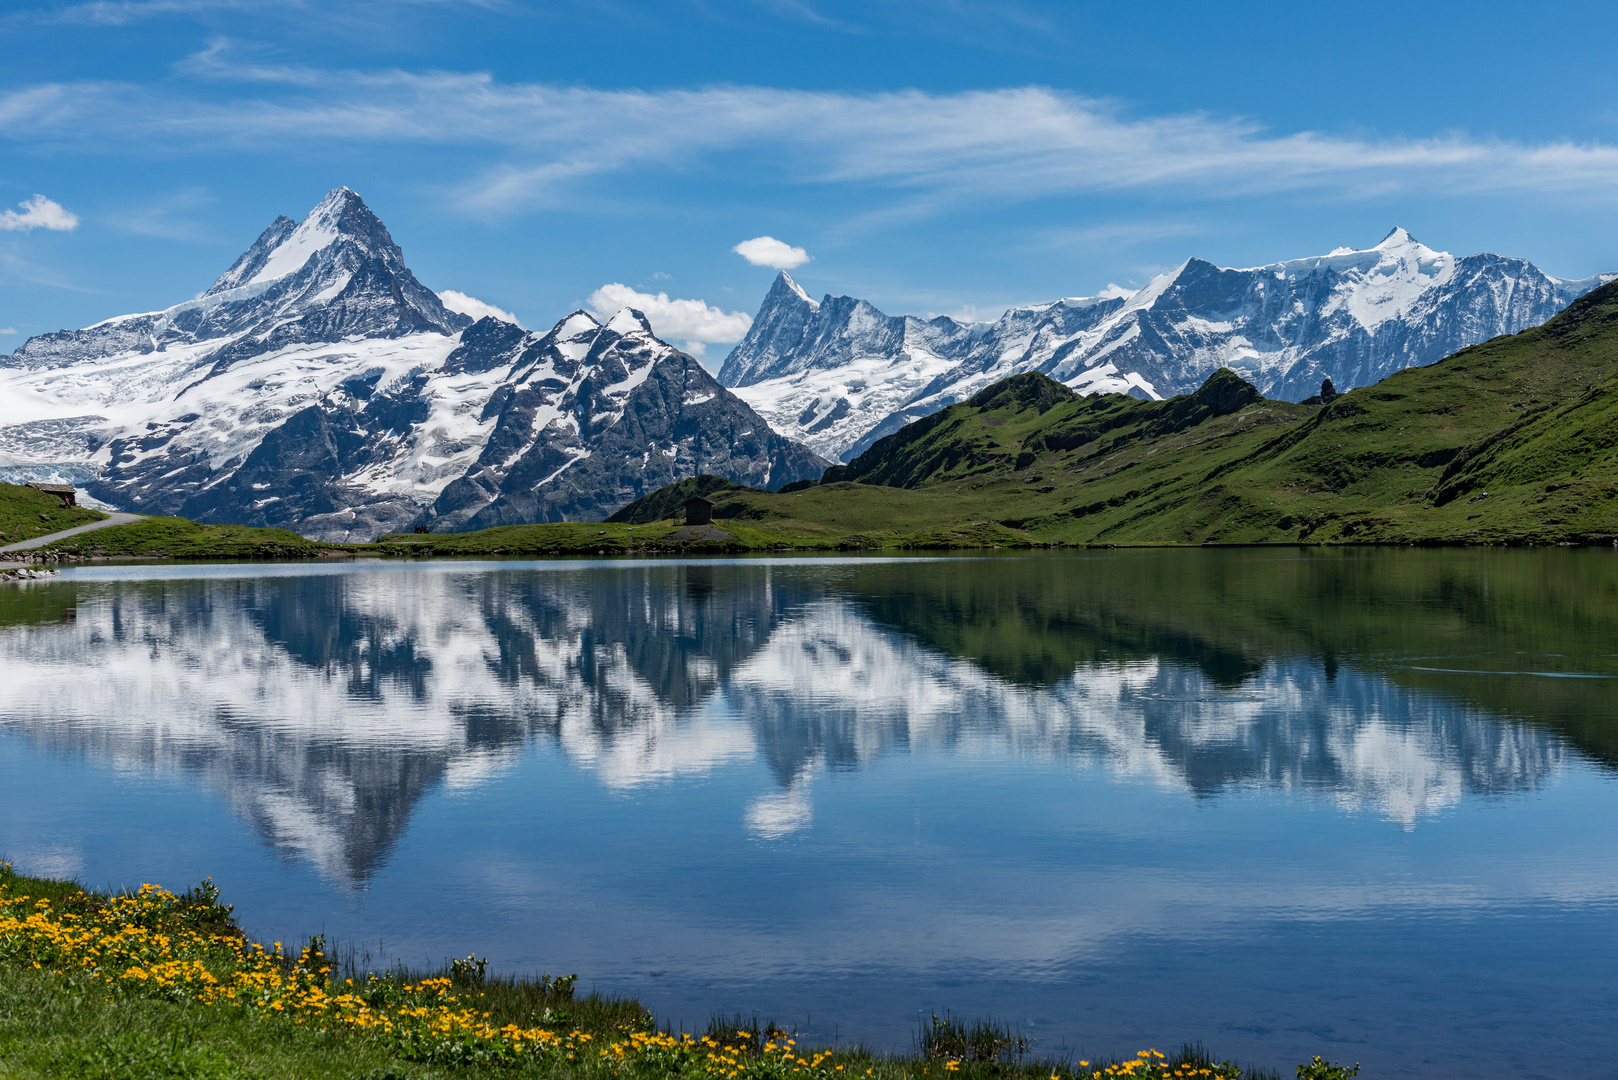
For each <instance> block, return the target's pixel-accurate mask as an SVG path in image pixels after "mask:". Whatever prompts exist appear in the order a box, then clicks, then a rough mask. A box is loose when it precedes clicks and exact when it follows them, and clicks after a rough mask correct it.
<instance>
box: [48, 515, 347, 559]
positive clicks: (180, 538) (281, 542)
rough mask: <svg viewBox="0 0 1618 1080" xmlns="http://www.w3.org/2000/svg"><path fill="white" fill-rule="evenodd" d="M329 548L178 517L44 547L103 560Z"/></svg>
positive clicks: (291, 553) (283, 534)
mask: <svg viewBox="0 0 1618 1080" xmlns="http://www.w3.org/2000/svg"><path fill="white" fill-rule="evenodd" d="M329 546H330V545H325V544H318V543H316V542H315V541H313V540H306V539H304V538H303V537H301V536H299V535H298V534H297V533H295V532H291V531H289V530H287V529H260V528H254V527H252V526H248V525H203V524H200V523H198V522H195V521H190V520H188V519H186V518H180V517H149V518H146V519H144V520H142V521H137V522H134V523H132V524H129V525H114V526H112V527H111V528H108V529H97V530H95V531H94V532H87V533H80V534H79V535H78V536H70V537H68V538H67V539H65V540H58V541H56V542H55V543H53V544H49V545H47V548H48V550H50V551H59V552H63V553H66V554H72V555H80V556H87V557H106V558H143V557H144V558H173V559H295V558H313V557H315V556H317V555H319V554H320V553H321V552H322V551H324V550H326V549H327V548H328V547H329Z"/></svg>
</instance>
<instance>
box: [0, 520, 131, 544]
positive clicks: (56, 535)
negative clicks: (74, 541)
mask: <svg viewBox="0 0 1618 1080" xmlns="http://www.w3.org/2000/svg"><path fill="white" fill-rule="evenodd" d="M145 516H146V515H144V514H126V513H124V512H123V511H121V510H115V511H113V512H112V513H110V514H108V515H107V519H106V520H105V521H92V522H90V524H88V525H80V526H78V527H77V528H73V529H63V530H62V531H61V532H53V533H46V534H45V535H44V536H36V537H34V538H33V539H32V540H24V541H23V542H22V543H20V544H7V545H6V546H5V547H0V553H4V552H7V551H29V550H32V549H33V548H38V547H44V546H45V545H46V544H49V543H52V542H53V541H56V540H61V539H63V538H64V537H68V536H77V535H79V534H80V533H87V532H94V531H95V530H96V529H110V528H112V527H113V526H114V525H128V524H130V523H131V522H136V521H139V520H141V519H142V518H143V517H145Z"/></svg>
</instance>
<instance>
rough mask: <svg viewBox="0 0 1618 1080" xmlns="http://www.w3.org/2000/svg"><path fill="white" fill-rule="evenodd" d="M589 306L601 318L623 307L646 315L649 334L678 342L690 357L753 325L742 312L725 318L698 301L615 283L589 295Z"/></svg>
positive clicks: (734, 338) (732, 338) (738, 335)
mask: <svg viewBox="0 0 1618 1080" xmlns="http://www.w3.org/2000/svg"><path fill="white" fill-rule="evenodd" d="M589 304H590V306H591V307H592V308H594V309H595V312H596V314H597V315H600V316H601V317H602V318H610V317H611V316H612V315H614V314H615V313H617V312H618V311H620V310H621V309H623V308H626V307H627V308H634V309H635V310H636V311H639V312H640V313H641V314H642V315H645V316H646V319H647V321H648V322H650V323H651V324H652V332H653V333H655V334H656V335H657V336H658V337H660V338H666V339H668V340H672V341H680V342H682V343H683V344H684V346H685V351H686V352H688V353H690V354H691V355H692V356H701V355H702V354H703V353H705V352H707V351H708V346H709V345H710V344H723V343H728V342H732V341H740V340H741V338H742V336H743V335H744V334H746V333H747V329H748V327H750V326H752V325H753V317H752V316H751V315H748V314H747V313H746V312H744V311H732V312H730V313H729V314H728V315H727V314H726V313H725V312H723V311H721V310H720V309H719V308H716V307H710V306H709V305H708V304H706V303H704V302H703V301H701V300H671V299H670V298H669V294H668V293H661V292H660V293H658V294H657V295H655V296H654V295H652V294H651V293H643V292H636V291H635V290H634V289H632V288H630V287H629V286H628V285H620V284H619V283H617V282H612V283H611V284H607V285H603V286H601V288H599V289H597V290H596V291H595V292H593V293H591V294H590V299H589Z"/></svg>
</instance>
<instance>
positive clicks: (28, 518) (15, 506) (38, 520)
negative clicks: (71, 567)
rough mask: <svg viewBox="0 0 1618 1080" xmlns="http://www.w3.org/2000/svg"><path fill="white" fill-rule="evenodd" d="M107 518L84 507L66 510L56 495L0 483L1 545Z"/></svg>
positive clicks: (22, 486) (97, 511)
mask: <svg viewBox="0 0 1618 1080" xmlns="http://www.w3.org/2000/svg"><path fill="white" fill-rule="evenodd" d="M104 517H106V515H105V514H103V513H101V512H100V511H99V510H89V509H86V508H85V507H82V506H72V507H65V508H64V507H63V506H62V500H61V499H60V498H58V497H57V496H55V495H47V494H45V493H44V492H43V491H35V490H34V489H33V488H31V487H27V486H25V485H22V484H0V545H5V544H15V543H19V542H21V541H23V540H32V539H34V538H35V537H39V536H44V535H45V534H46V533H53V532H60V531H61V530H63V529H71V528H73V526H75V525H88V524H90V523H91V522H92V521H100V520H101V519H102V518H104Z"/></svg>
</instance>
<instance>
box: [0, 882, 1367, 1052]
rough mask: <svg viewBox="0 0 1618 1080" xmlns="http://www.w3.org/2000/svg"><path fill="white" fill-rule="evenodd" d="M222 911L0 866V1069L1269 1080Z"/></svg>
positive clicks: (953, 1025)
mask: <svg viewBox="0 0 1618 1080" xmlns="http://www.w3.org/2000/svg"><path fill="white" fill-rule="evenodd" d="M232 912H233V908H232V907H231V906H230V905H225V904H222V903H220V896H219V892H218V890H217V889H216V888H214V887H213V885H212V883H211V882H210V881H204V882H202V883H201V884H200V885H199V886H196V887H194V888H192V889H190V890H188V891H186V892H185V893H182V894H179V895H176V894H174V893H171V892H168V891H167V890H164V889H162V888H160V887H158V886H154V885H143V886H141V887H140V889H138V890H136V891H134V892H132V893H130V892H125V893H109V892H97V891H94V890H87V889H84V888H83V887H82V886H81V885H79V883H78V882H76V881H73V880H70V879H62V878H44V877H31V876H26V875H23V874H20V873H18V872H17V871H16V870H15V869H13V868H12V866H11V864H10V863H8V862H0V1005H3V1006H4V1007H0V1066H4V1067H5V1069H6V1075H8V1076H16V1077H33V1076H51V1075H80V1074H81V1073H80V1072H79V1071H77V1070H79V1069H81V1068H84V1067H86V1066H90V1065H92V1064H93V1065H96V1066H101V1067H103V1068H105V1067H106V1066H107V1065H113V1067H114V1068H116V1067H118V1065H117V1064H114V1062H117V1063H118V1064H121V1065H122V1067H123V1068H124V1069H133V1070H135V1071H138V1072H140V1073H141V1075H175V1076H186V1077H200V1078H211V1077H215V1076H218V1077H221V1078H223V1077H227V1076H229V1077H238V1076H244V1075H245V1076H265V1077H272V1076H273V1077H300V1078H302V1077H327V1076H330V1077H338V1076H376V1077H380V1076H387V1077H393V1078H395V1080H405V1078H420V1080H428V1078H430V1077H432V1078H443V1077H462V1076H466V1077H481V1076H488V1075H501V1076H525V1077H526V1076H545V1077H570V1078H571V1077H581V1078H582V1077H597V1078H604V1077H616V1076H635V1077H662V1076H668V1077H671V1078H672V1077H676V1076H679V1077H688V1078H689V1077H694V1076H700V1077H712V1078H715V1080H789V1078H790V1080H843V1078H844V1077H850V1076H866V1077H871V1078H873V1080H921V1078H924V1077H932V1076H933V1075H934V1074H933V1073H932V1070H933V1069H935V1068H936V1069H938V1070H939V1072H938V1074H937V1075H938V1076H939V1077H946V1076H950V1075H952V1074H953V1075H960V1076H973V1077H984V1078H987V1077H995V1078H1007V1077H1010V1078H1019V1080H1046V1078H1050V1080H1112V1078H1118V1077H1131V1078H1135V1080H1193V1078H1215V1080H1275V1078H1276V1077H1277V1076H1278V1074H1276V1073H1275V1072H1273V1071H1270V1070H1266V1069H1262V1068H1260V1069H1251V1068H1249V1069H1243V1068H1241V1067H1239V1066H1237V1065H1235V1064H1233V1063H1231V1062H1229V1061H1217V1060H1215V1059H1214V1058H1213V1057H1211V1056H1210V1055H1209V1054H1208V1052H1207V1051H1205V1050H1204V1049H1203V1048H1202V1046H1201V1044H1200V1043H1197V1044H1187V1045H1185V1046H1184V1047H1182V1048H1181V1049H1180V1051H1179V1052H1178V1053H1175V1054H1172V1055H1170V1054H1164V1053H1162V1052H1159V1051H1157V1050H1155V1049H1148V1050H1143V1051H1139V1052H1138V1053H1137V1054H1136V1055H1135V1056H1134V1057H1133V1058H1124V1059H1116V1060H1108V1061H1102V1060H1096V1061H1090V1060H1088V1059H1078V1060H1076V1059H1075V1058H1074V1057H1073V1056H1072V1055H1071V1054H1070V1055H1068V1056H1066V1057H1064V1058H1061V1059H1049V1058H1042V1057H1039V1056H1037V1055H1036V1054H1035V1053H1033V1044H1032V1042H1031V1041H1030V1040H1029V1039H1027V1038H1025V1037H1024V1036H1023V1035H1022V1034H1021V1033H1020V1031H1019V1030H1018V1029H1016V1028H1015V1027H1012V1026H1009V1025H1004V1024H997V1023H995V1022H993V1021H976V1022H965V1021H961V1020H959V1019H956V1018H953V1017H950V1016H944V1017H939V1016H936V1015H935V1016H933V1017H932V1019H931V1022H930V1024H928V1025H926V1026H924V1027H923V1028H922V1030H921V1031H919V1032H918V1035H917V1039H916V1048H915V1050H914V1051H912V1052H911V1053H910V1054H881V1053H876V1052H873V1051H871V1050H869V1049H868V1048H866V1047H864V1046H862V1045H853V1046H849V1045H834V1046H829V1047H810V1046H802V1047H800V1046H799V1045H798V1040H797V1039H796V1038H795V1034H794V1032H792V1031H789V1030H785V1029H781V1028H779V1027H777V1026H775V1024H774V1023H773V1021H772V1022H766V1023H763V1024H761V1023H760V1022H759V1021H758V1019H757V1017H756V1016H755V1017H754V1018H752V1019H744V1018H742V1017H739V1016H738V1017H736V1018H735V1019H732V1020H726V1019H724V1018H721V1017H715V1018H714V1020H713V1021H712V1022H711V1023H710V1024H709V1026H708V1028H707V1029H706V1030H705V1031H702V1032H683V1031H676V1030H673V1029H672V1028H670V1027H669V1026H668V1025H666V1024H665V1025H662V1026H660V1025H659V1024H658V1022H657V1020H656V1018H655V1017H654V1016H653V1014H652V1013H651V1012H650V1011H649V1010H647V1009H646V1008H645V1006H643V1005H642V1004H641V1003H640V1002H639V1001H637V1000H635V999H633V998H627V997H613V996H605V995H601V994H599V993H598V992H596V991H594V990H592V991H591V992H590V993H589V994H588V995H585V996H577V995H576V994H575V992H574V988H575V984H576V983H577V981H578V977H577V976H576V975H568V976H563V977H555V976H551V975H548V974H547V975H543V976H541V977H539V978H533V977H524V976H499V975H491V974H488V973H487V970H486V963H487V962H486V961H482V960H479V959H478V958H477V957H475V956H474V957H467V958H466V959H464V960H455V961H451V962H450V963H449V964H448V965H446V966H445V967H444V968H443V969H441V970H437V971H431V972H414V971H406V970H403V969H394V970H391V971H388V972H384V973H373V972H362V971H359V970H356V969H355V968H354V967H353V966H352V963H350V964H349V965H347V966H344V965H342V964H341V963H340V962H339V961H336V960H334V959H332V958H331V957H330V956H329V955H328V946H327V945H326V943H325V941H324V938H323V937H320V936H316V937H313V938H309V939H306V941H305V943H304V944H303V945H302V946H301V947H300V948H298V949H295V950H294V949H288V948H286V947H285V946H284V945H283V943H282V942H274V943H273V944H265V943H256V942H253V941H251V940H250V938H249V936H248V935H247V934H246V933H245V932H244V931H243V929H242V928H241V927H240V926H239V925H238V924H237V922H236V921H235V919H234V918H233V915H232ZM136 1016H138V1017H139V1018H140V1024H139V1026H132V1025H131V1019H132V1018H134V1017H136ZM289 1021H290V1022H289ZM182 1031H183V1033H184V1036H183V1038H182V1037H181V1036H180V1034H179V1033H180V1032H182ZM109 1058H110V1059H111V1060H109ZM120 1058H121V1059H122V1060H121V1061H119V1059H120ZM243 1066H245V1068H244V1067H243ZM288 1066H290V1068H289V1067H288ZM64 1068H65V1069H66V1070H68V1071H67V1072H65V1073H64V1072H63V1071H62V1070H63V1069H64ZM142 1070H144V1071H142ZM164 1070H167V1071H164ZM1357 1071H1358V1069H1357V1067H1356V1068H1342V1067H1340V1066H1336V1065H1332V1064H1328V1063H1326V1062H1323V1061H1322V1060H1321V1059H1319V1058H1316V1059H1315V1060H1314V1061H1313V1062H1311V1063H1306V1064H1304V1065H1300V1066H1299V1067H1298V1069H1297V1075H1298V1076H1300V1077H1309V1078H1311V1080H1347V1078H1348V1077H1351V1076H1353V1075H1354V1073H1355V1072H1357ZM84 1074H86V1075H88V1073H84Z"/></svg>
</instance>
